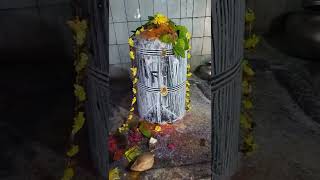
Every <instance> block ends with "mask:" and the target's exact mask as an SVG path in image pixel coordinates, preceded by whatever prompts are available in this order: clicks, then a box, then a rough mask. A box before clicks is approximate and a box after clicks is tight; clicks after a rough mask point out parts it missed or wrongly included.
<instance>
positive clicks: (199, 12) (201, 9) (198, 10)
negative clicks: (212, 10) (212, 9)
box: [193, 0, 207, 17]
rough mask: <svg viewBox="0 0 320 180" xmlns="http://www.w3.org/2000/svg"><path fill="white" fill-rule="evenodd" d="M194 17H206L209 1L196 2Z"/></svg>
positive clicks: (196, 0) (197, 0)
mask: <svg viewBox="0 0 320 180" xmlns="http://www.w3.org/2000/svg"><path fill="white" fill-rule="evenodd" d="M193 3H194V11H193V17H204V16H205V15H206V11H205V10H206V7H207V0H194V2H193Z"/></svg>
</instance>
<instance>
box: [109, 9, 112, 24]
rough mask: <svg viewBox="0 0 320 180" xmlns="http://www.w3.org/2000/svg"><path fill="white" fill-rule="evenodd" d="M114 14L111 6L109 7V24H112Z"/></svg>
mask: <svg viewBox="0 0 320 180" xmlns="http://www.w3.org/2000/svg"><path fill="white" fill-rule="evenodd" d="M112 22H113V20H112V12H111V6H109V23H112Z"/></svg>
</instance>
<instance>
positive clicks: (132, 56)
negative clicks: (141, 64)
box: [129, 51, 134, 60]
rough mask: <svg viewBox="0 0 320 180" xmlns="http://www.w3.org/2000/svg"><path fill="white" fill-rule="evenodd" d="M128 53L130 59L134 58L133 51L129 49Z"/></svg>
mask: <svg viewBox="0 0 320 180" xmlns="http://www.w3.org/2000/svg"><path fill="white" fill-rule="evenodd" d="M129 55H130V59H132V60H134V52H133V51H130V53H129Z"/></svg>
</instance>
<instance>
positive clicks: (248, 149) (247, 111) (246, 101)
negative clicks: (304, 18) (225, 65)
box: [240, 9, 260, 155]
mask: <svg viewBox="0 0 320 180" xmlns="http://www.w3.org/2000/svg"><path fill="white" fill-rule="evenodd" d="M254 21H255V14H254V12H253V10H251V9H247V10H246V14H245V23H246V25H247V26H248V27H249V28H248V29H247V31H249V32H248V37H247V39H246V40H245V42H244V47H245V49H247V50H253V49H254V48H256V46H257V44H258V43H259V41H260V38H259V37H258V36H257V35H255V34H252V27H253V23H254ZM242 69H243V79H242V84H241V85H242V110H241V115H240V126H241V129H242V132H243V133H242V136H243V144H242V147H241V149H242V152H243V153H244V154H245V155H250V154H251V153H253V152H254V151H255V150H256V149H257V145H256V144H255V141H254V137H253V127H254V123H253V120H252V118H251V110H252V108H253V107H254V106H253V102H252V81H253V77H254V76H255V72H254V70H253V69H252V68H251V66H250V64H249V61H248V60H243V62H242Z"/></svg>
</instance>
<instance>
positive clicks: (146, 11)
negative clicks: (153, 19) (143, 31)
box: [139, 0, 153, 21]
mask: <svg viewBox="0 0 320 180" xmlns="http://www.w3.org/2000/svg"><path fill="white" fill-rule="evenodd" d="M139 4H140V14H141V20H142V21H144V20H148V16H152V15H153V0H139Z"/></svg>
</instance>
